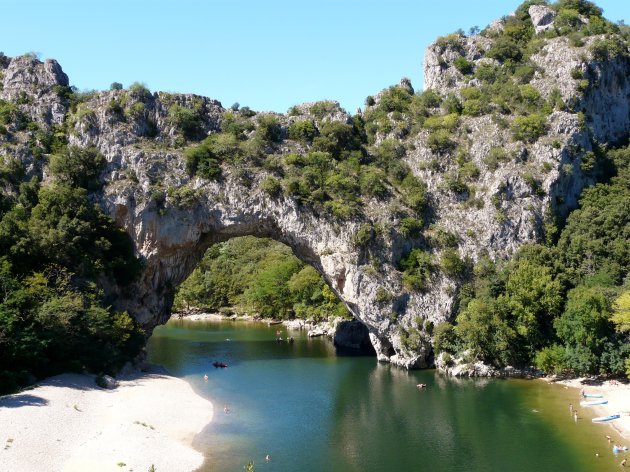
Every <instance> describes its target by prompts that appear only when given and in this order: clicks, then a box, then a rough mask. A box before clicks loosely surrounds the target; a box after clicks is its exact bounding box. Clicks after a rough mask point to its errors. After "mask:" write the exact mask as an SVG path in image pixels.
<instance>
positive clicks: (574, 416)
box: [573, 410, 578, 422]
mask: <svg viewBox="0 0 630 472" xmlns="http://www.w3.org/2000/svg"><path fill="white" fill-rule="evenodd" d="M577 413H578V412H577V410H575V411H574V412H573V419H574V420H575V421H576V422H577V420H578V415H577Z"/></svg>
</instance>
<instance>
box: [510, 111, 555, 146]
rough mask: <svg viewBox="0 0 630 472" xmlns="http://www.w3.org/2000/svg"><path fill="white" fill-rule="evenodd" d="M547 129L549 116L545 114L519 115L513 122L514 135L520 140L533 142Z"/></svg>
mask: <svg viewBox="0 0 630 472" xmlns="http://www.w3.org/2000/svg"><path fill="white" fill-rule="evenodd" d="M546 131H547V118H546V117H545V116H544V115H540V114H532V115H529V116H517V117H516V118H515V119H514V122H513V123H512V136H513V137H514V139H516V140H518V141H525V142H529V143H532V142H534V141H536V140H537V139H538V138H540V137H541V136H543V135H544V134H545V133H546Z"/></svg>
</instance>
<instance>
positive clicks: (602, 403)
mask: <svg viewBox="0 0 630 472" xmlns="http://www.w3.org/2000/svg"><path fill="white" fill-rule="evenodd" d="M606 403H608V400H591V401H588V402H584V401H582V402H580V405H581V406H594V405H605V404H606Z"/></svg>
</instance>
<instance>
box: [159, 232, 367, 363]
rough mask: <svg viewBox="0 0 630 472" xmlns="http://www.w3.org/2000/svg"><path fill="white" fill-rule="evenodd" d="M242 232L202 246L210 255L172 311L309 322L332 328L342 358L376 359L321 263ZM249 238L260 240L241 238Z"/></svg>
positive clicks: (179, 291)
mask: <svg viewBox="0 0 630 472" xmlns="http://www.w3.org/2000/svg"><path fill="white" fill-rule="evenodd" d="M240 230H241V231H239V232H236V231H234V230H233V229H232V230H231V231H226V232H224V233H219V234H216V233H215V234H213V235H212V236H211V237H210V236H206V237H204V238H202V239H201V240H200V248H203V247H204V246H207V249H206V250H205V251H203V255H202V256H201V257H200V259H199V261H198V262H197V263H195V264H194V267H193V268H192V270H191V271H190V274H189V275H187V276H185V278H184V280H182V281H181V283H179V284H178V285H174V289H175V290H174V293H173V296H172V300H173V303H172V308H171V310H169V311H172V312H174V313H179V314H181V315H182V316H185V315H186V314H191V313H199V312H205V313H218V314H221V315H225V316H234V315H249V316H251V317H254V319H256V318H264V319H269V318H270V319H273V320H278V321H280V320H282V321H285V320H303V321H304V323H305V324H306V325H307V326H311V327H314V326H316V324H317V323H326V322H327V323H328V326H327V327H326V328H327V329H326V332H327V334H329V336H330V337H331V339H332V341H333V343H334V345H335V347H336V353H337V355H340V356H346V355H350V356H353V355H369V356H376V352H375V350H374V347H373V346H372V343H371V341H370V335H369V329H368V327H367V326H366V325H365V324H364V323H362V322H361V321H360V320H358V319H357V318H356V317H355V316H354V314H353V313H352V311H351V308H350V307H348V306H347V304H344V303H343V301H342V300H341V299H340V297H339V296H338V294H337V293H336V288H337V287H339V286H341V287H343V283H344V282H345V281H344V280H343V279H342V278H341V277H337V278H336V279H335V280H333V281H332V282H331V281H328V280H326V278H325V277H324V274H323V273H322V272H323V271H322V269H321V263H320V262H319V258H317V257H315V255H314V254H312V253H310V252H309V251H308V250H304V249H302V248H300V247H297V250H296V248H295V247H289V246H288V245H286V244H284V243H282V242H280V241H277V240H275V239H272V238H270V237H268V235H267V234H268V233H267V234H265V232H261V231H260V227H257V228H256V231H253V228H240ZM247 230H251V231H247ZM243 232H248V233H254V234H255V235H254V234H249V235H245V236H241V235H240V234H242V233H243ZM234 234H237V235H234ZM193 262H194V261H193V259H192V258H191V261H190V263H191V264H192V263H193ZM187 268H188V269H190V264H189V265H187ZM184 274H185V272H182V274H181V275H184ZM331 322H332V323H331ZM331 330H334V332H333V331H331Z"/></svg>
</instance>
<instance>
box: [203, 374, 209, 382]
mask: <svg viewBox="0 0 630 472" xmlns="http://www.w3.org/2000/svg"><path fill="white" fill-rule="evenodd" d="M203 379H204V380H205V381H206V382H207V381H208V374H203Z"/></svg>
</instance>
